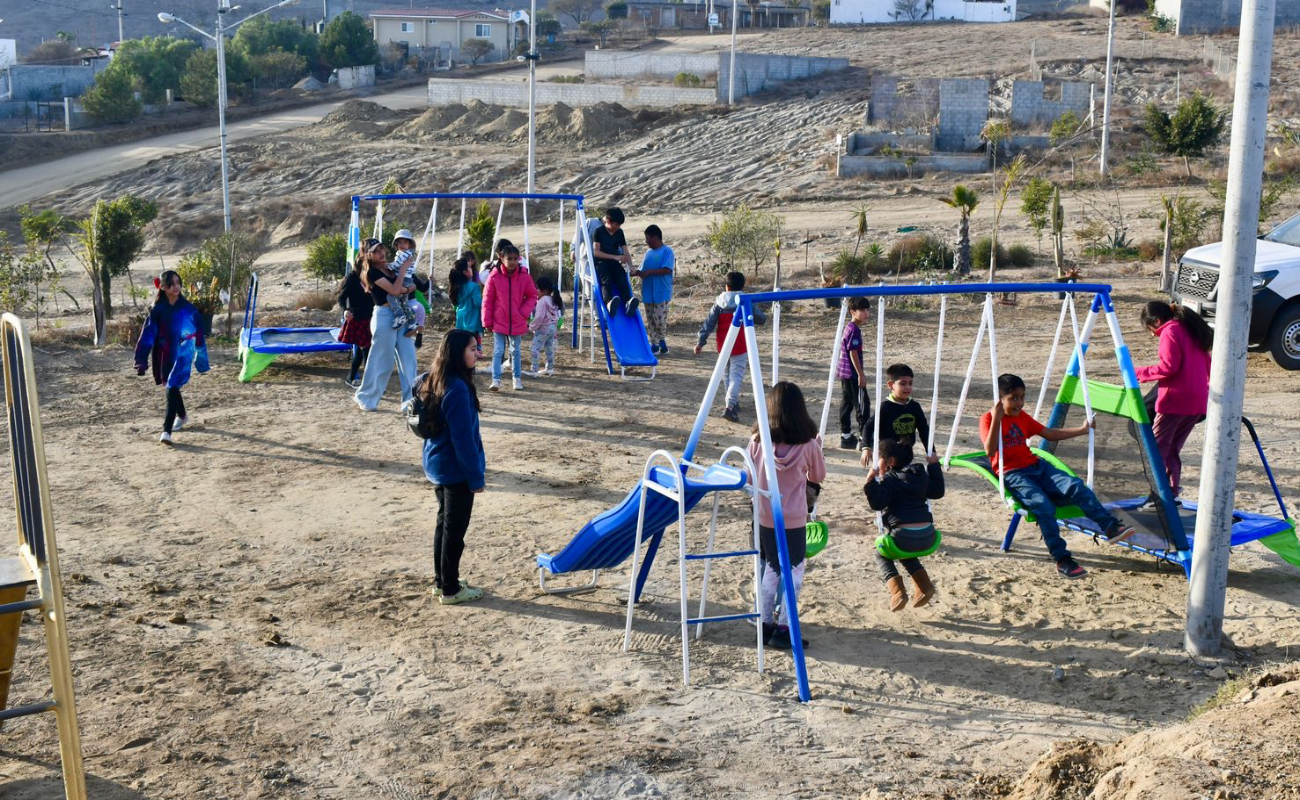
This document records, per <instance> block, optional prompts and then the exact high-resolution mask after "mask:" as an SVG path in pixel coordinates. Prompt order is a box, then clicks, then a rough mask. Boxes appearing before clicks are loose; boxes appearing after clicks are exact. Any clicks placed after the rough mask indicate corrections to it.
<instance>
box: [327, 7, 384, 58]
mask: <svg viewBox="0 0 1300 800" xmlns="http://www.w3.org/2000/svg"><path fill="white" fill-rule="evenodd" d="M320 60H321V61H323V62H325V63H326V64H327V65H328V66H331V67H333V68H334V69H343V68H345V67H361V66H365V65H367V64H374V63H375V62H376V61H378V60H379V45H377V44H375V37H374V36H372V35H371V33H370V27H369V26H368V25H366V21H365V19H363V18H362V17H360V16H358V15H357V14H354V13H352V12H351V11H344V12H343V13H342V14H339V15H338V16H337V17H335V18H334V19H332V20H330V21H329V24H328V25H326V26H325V29H324V30H322V31H321V34H320Z"/></svg>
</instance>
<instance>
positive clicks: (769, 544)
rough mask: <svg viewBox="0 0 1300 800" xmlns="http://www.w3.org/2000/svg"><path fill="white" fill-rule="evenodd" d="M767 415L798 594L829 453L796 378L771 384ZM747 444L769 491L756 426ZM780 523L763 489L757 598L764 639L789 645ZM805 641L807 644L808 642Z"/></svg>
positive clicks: (760, 485)
mask: <svg viewBox="0 0 1300 800" xmlns="http://www.w3.org/2000/svg"><path fill="white" fill-rule="evenodd" d="M767 415H768V425H769V430H770V432H771V435H772V455H773V456H774V457H775V461H776V484H777V486H776V491H777V493H779V494H780V496H781V515H782V521H783V523H784V525H785V542H786V551H787V553H788V554H789V556H790V575H791V579H792V581H793V584H792V588H793V589H794V595H795V597H798V596H799V591H800V589H802V587H803V575H804V568H805V562H806V560H807V559H806V555H807V552H808V538H807V525H808V510H809V508H810V507H811V506H812V500H811V499H810V497H809V495H810V492H809V490H810V489H814V490H815V491H818V492H819V491H821V486H820V484H821V482H822V481H824V480H826V459H825V457H824V456H823V454H822V443H821V440H820V439H819V438H817V423H815V422H813V419H812V417H811V416H810V415H809V414H808V404H807V403H806V402H805V401H804V396H803V391H802V390H801V389H800V388H799V387H798V386H797V385H796V384H794V383H791V382H790V381H780V382H779V383H777V384H776V385H775V386H773V387H772V391H771V392H770V393H769V394H768V396H767ZM747 449H748V452H749V457H750V459H751V460H752V461H753V462H754V470H755V472H756V473H757V475H756V477H755V483H756V485H757V486H758V489H759V491H764V492H765V491H768V482H767V467H766V464H767V462H766V460H765V458H764V455H763V445H762V443H761V442H760V440H759V434H758V429H757V426H755V429H754V432H753V434H752V436H751V437H750V440H749V445H748V448H747ZM813 496H814V497H815V495H813ZM775 526H776V523H775V521H774V518H773V516H772V501H771V500H770V499H768V498H767V497H764V496H762V495H759V499H758V537H759V542H760V553H761V555H762V558H763V563H764V565H765V569H764V570H763V578H762V582H761V585H760V586H759V604H758V606H759V611H760V612H761V614H762V616H763V641H764V642H765V643H766V644H769V645H771V646H772V647H775V648H777V649H779V650H785V649H788V648H789V647H790V646H791V642H790V629H789V628H788V627H787V626H785V625H783V624H780V620H778V619H777V617H776V614H775V609H776V590H777V586H778V585H779V584H780V581H781V562H780V558H779V556H778V551H777V542H776V527H775ZM804 646H805V647H807V643H806V642H805V643H804Z"/></svg>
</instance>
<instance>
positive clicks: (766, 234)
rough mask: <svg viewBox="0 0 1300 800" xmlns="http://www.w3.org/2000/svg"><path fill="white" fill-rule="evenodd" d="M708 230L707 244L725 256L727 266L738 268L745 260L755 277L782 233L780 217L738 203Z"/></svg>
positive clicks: (710, 224)
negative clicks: (750, 266)
mask: <svg viewBox="0 0 1300 800" xmlns="http://www.w3.org/2000/svg"><path fill="white" fill-rule="evenodd" d="M708 230H709V236H708V242H709V247H710V248H711V249H712V250H713V252H715V253H717V254H718V255H719V256H721V257H722V258H723V259H725V261H726V267H727V269H729V270H730V269H737V268H738V267H739V265H740V262H742V261H747V262H749V264H750V265H752V266H753V273H752V274H753V275H754V276H757V275H758V268H759V267H761V266H762V265H763V262H765V261H766V260H767V257H768V256H769V255H771V254H772V251H773V250H774V249H775V247H776V240H777V238H778V237H779V236H780V235H781V218H780V217H778V216H777V215H776V214H772V213H770V212H767V211H756V210H754V209H752V208H750V207H749V205H748V204H746V203H741V204H740V205H739V206H736V207H735V208H734V209H732V210H731V211H728V212H727V213H726V214H724V215H723V216H722V219H721V220H717V219H715V220H713V221H711V222H710V223H709V229H708Z"/></svg>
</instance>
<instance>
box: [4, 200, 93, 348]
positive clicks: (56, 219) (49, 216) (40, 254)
mask: <svg viewBox="0 0 1300 800" xmlns="http://www.w3.org/2000/svg"><path fill="white" fill-rule="evenodd" d="M18 215H19V217H20V219H21V220H22V222H21V225H22V230H23V238H24V239H25V240H26V241H27V253H28V255H29V256H30V257H31V258H32V259H34V260H35V261H36V267H37V268H36V271H35V273H34V279H35V288H36V303H35V311H36V327H38V328H39V327H40V326H41V310H42V308H43V307H44V301H43V299H42V296H41V284H42V283H43V282H45V281H46V280H48V281H49V287H50V291H51V293H54V292H58V291H62V292H64V293H65V294H67V290H66V289H64V288H63V287H62V286H61V285H60V283H59V278H60V277H61V276H60V274H59V267H58V265H57V264H55V263H54V257H53V256H52V255H51V252H52V251H53V250H54V246H55V245H56V244H58V243H59V242H62V241H63V237H64V236H66V235H67V234H68V233H69V231H71V230H72V228H73V225H72V222H71V220H69V219H68V218H67V217H64V216H63V215H62V214H60V213H59V212H57V211H55V210H53V209H48V210H46V211H41V212H39V213H37V212H35V211H32V209H31V206H27V205H22V206H19V207H18ZM67 296H68V297H69V298H71V299H72V302H73V305H78V304H77V299H76V298H75V297H73V296H72V295H70V294H68V295H67Z"/></svg>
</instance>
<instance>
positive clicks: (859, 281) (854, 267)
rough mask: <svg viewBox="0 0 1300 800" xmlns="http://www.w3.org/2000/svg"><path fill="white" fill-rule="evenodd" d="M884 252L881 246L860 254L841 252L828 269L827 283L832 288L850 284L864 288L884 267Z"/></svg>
mask: <svg viewBox="0 0 1300 800" xmlns="http://www.w3.org/2000/svg"><path fill="white" fill-rule="evenodd" d="M881 253H882V250H881V248H880V246H879V245H871V246H868V247H867V249H866V250H864V251H862V252H860V253H856V254H855V253H854V252H853V251H852V250H847V249H846V250H841V251H839V252H838V253H836V254H835V257H834V258H833V259H831V263H830V266H829V267H827V269H826V281H827V283H828V284H829V285H831V286H839V285H841V284H846V283H847V284H848V285H850V286H862V285H863V284H866V283H868V282H870V280H871V276H872V275H875V274H878V273H879V272H880V271H881V269H882V268H883V267H884V259H883V258H882V257H881Z"/></svg>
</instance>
